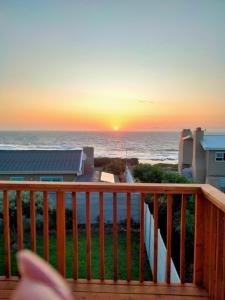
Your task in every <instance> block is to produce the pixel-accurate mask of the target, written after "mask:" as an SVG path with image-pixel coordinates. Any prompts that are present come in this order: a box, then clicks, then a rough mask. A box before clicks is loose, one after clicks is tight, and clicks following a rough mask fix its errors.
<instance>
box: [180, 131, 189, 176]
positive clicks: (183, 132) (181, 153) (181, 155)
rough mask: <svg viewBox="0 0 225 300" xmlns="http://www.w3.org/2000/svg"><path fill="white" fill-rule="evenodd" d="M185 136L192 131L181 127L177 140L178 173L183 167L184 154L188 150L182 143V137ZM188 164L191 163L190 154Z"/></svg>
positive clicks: (185, 154)
mask: <svg viewBox="0 0 225 300" xmlns="http://www.w3.org/2000/svg"><path fill="white" fill-rule="evenodd" d="M186 136H192V132H191V130H190V129H187V128H186V129H183V130H182V131H181V134H180V142H179V160H178V171H179V173H180V174H182V170H183V168H185V164H186V160H187V159H186V156H187V155H188V156H189V154H188V153H187V151H189V149H185V144H184V140H183V138H184V137H186ZM190 157H191V158H190V159H189V160H190V164H191V160H192V155H190Z"/></svg>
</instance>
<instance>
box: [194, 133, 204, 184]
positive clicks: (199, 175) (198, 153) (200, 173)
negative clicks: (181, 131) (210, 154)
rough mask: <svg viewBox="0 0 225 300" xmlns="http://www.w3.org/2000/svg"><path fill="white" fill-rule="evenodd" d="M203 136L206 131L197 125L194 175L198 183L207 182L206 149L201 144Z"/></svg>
mask: <svg viewBox="0 0 225 300" xmlns="http://www.w3.org/2000/svg"><path fill="white" fill-rule="evenodd" d="M203 137H204V131H203V130H202V129H201V127H197V128H196V130H195V131H194V134H193V161H192V175H193V180H194V181H195V182H198V183H204V182H205V151H204V149H203V148H202V145H201V141H202V140H203Z"/></svg>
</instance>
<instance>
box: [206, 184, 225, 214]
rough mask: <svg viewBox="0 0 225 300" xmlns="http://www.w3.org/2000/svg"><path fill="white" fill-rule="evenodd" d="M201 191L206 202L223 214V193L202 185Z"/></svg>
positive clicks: (224, 201) (207, 185) (224, 195)
mask: <svg viewBox="0 0 225 300" xmlns="http://www.w3.org/2000/svg"><path fill="white" fill-rule="evenodd" d="M201 191H202V193H203V195H204V197H205V198H206V199H207V200H209V201H210V202H212V204H214V205H215V206H216V207H218V208H219V209H220V210H222V211H223V212H224V213H225V193H223V192H221V191H220V190H218V189H217V188H215V187H213V186H212V185H210V184H202V185H201Z"/></svg>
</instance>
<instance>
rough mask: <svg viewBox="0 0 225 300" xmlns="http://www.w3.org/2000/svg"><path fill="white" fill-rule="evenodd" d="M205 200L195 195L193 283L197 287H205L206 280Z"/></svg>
mask: <svg viewBox="0 0 225 300" xmlns="http://www.w3.org/2000/svg"><path fill="white" fill-rule="evenodd" d="M205 208H206V201H205V198H204V197H203V196H202V195H200V194H196V195H195V237H194V274H193V282H194V283H195V284H196V285H203V279H204V250H205V244H204V242H205V240H204V237H205V234H204V230H205V224H204V223H205V218H204V216H205Z"/></svg>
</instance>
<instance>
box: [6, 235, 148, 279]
mask: <svg viewBox="0 0 225 300" xmlns="http://www.w3.org/2000/svg"><path fill="white" fill-rule="evenodd" d="M27 236H28V237H29V235H26V234H25V246H26V248H28V249H29V239H28V238H27ZM78 236H79V241H78V276H79V278H86V236H85V233H84V232H79V235H78ZM49 239H50V251H49V256H50V263H51V264H52V265H53V266H54V267H55V266H56V236H55V234H51V235H50V238H49ZM112 241H113V236H112V233H105V278H106V279H113V242H112ZM91 248H92V277H93V278H96V279H97V278H99V270H100V268H99V266H100V255H99V234H98V233H95V232H94V233H93V232H92V235H91ZM15 252H16V251H12V274H13V275H16V274H17V268H16V261H15ZM37 253H38V254H39V255H40V256H43V235H41V234H37ZM131 256H132V265H131V271H132V279H133V280H138V278H139V234H138V233H135V232H132V237H131ZM144 270H145V280H151V271H150V267H149V263H148V261H147V259H145V266H144ZM3 274H4V246H3V235H2V234H1V235H0V275H3ZM72 275H73V238H72V234H71V233H67V236H66V276H67V277H69V278H71V277H72ZM118 279H126V232H119V233H118Z"/></svg>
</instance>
